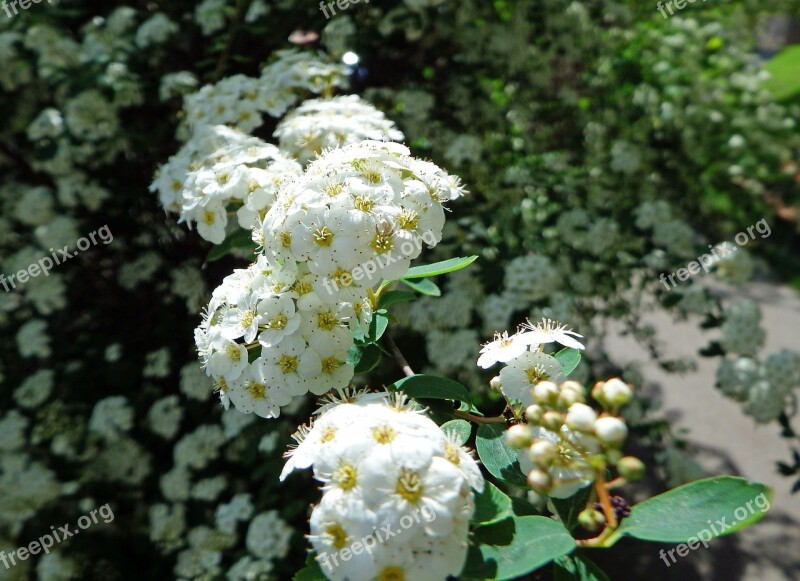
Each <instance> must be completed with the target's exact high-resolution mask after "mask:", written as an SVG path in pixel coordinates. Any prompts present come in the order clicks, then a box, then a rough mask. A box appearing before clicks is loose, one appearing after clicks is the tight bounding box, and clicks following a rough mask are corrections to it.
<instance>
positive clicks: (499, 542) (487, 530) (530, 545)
mask: <svg viewBox="0 0 800 581" xmlns="http://www.w3.org/2000/svg"><path fill="white" fill-rule="evenodd" d="M473 542H474V545H473V546H471V547H470V551H469V553H468V554H467V562H466V564H465V565H464V572H463V574H462V578H464V579H497V580H498V581H501V580H503V579H516V578H518V577H520V576H522V575H525V574H527V573H530V572H531V571H534V570H536V569H538V568H539V567H542V566H544V565H546V564H547V563H549V562H550V561H553V560H554V559H558V558H559V557H562V556H564V555H568V554H569V553H571V552H572V551H573V550H574V549H575V540H574V539H573V538H572V537H571V536H570V535H569V533H568V532H567V530H566V529H565V528H564V527H563V526H561V523H558V522H556V521H554V520H552V519H550V518H547V517H543V516H522V517H513V518H507V519H505V520H503V521H500V522H498V523H495V524H491V525H488V526H482V527H478V528H477V529H476V530H475V534H474V538H473Z"/></svg>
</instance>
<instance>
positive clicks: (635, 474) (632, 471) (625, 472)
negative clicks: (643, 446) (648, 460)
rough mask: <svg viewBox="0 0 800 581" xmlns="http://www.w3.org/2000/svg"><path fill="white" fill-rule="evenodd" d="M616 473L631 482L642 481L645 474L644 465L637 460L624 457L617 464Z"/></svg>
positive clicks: (631, 457)
mask: <svg viewBox="0 0 800 581" xmlns="http://www.w3.org/2000/svg"><path fill="white" fill-rule="evenodd" d="M617 471H618V472H619V475H620V476H622V477H623V478H624V479H626V480H629V481H631V482H633V481H636V480H641V479H642V477H643V476H644V473H645V465H644V462H642V461H641V460H639V459H638V458H635V457H633V456H625V457H624V458H621V459H620V461H619V462H617Z"/></svg>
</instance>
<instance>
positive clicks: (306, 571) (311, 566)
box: [293, 553, 327, 581]
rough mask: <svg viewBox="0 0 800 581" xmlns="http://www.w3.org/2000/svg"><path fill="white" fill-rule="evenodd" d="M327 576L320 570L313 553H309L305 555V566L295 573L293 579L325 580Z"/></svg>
mask: <svg viewBox="0 0 800 581" xmlns="http://www.w3.org/2000/svg"><path fill="white" fill-rule="evenodd" d="M326 579H327V577H325V574H324V573H323V572H322V568H321V567H320V566H319V563H318V562H317V560H316V559H315V558H314V553H309V554H308V557H306V566H305V567H303V568H302V569H300V570H299V571H298V572H297V573H295V575H294V577H293V581H325V580H326Z"/></svg>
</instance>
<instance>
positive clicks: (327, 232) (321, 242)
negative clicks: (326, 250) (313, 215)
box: [314, 226, 333, 246]
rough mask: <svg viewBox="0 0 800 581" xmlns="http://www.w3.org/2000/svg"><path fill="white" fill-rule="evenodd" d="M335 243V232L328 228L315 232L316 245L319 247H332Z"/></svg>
mask: <svg viewBox="0 0 800 581" xmlns="http://www.w3.org/2000/svg"><path fill="white" fill-rule="evenodd" d="M332 242H333V232H331V229H330V228H328V227H327V226H323V227H322V228H317V229H316V230H314V244H316V245H317V246H330V245H331V243H332Z"/></svg>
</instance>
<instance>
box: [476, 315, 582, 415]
mask: <svg viewBox="0 0 800 581" xmlns="http://www.w3.org/2000/svg"><path fill="white" fill-rule="evenodd" d="M575 337H581V335H578V334H577V333H575V332H574V331H569V330H567V329H566V327H564V326H562V325H560V324H559V323H558V322H557V321H552V320H550V319H542V321H541V322H540V323H537V324H532V323H530V322H528V323H526V324H525V325H523V326H522V327H520V329H519V330H518V331H517V332H516V333H515V334H513V335H509V334H508V332H503V333H502V334H499V333H498V334H496V335H495V339H494V341H491V342H489V343H486V344H485V345H484V346H483V348H482V349H481V353H480V357H478V365H479V366H480V367H482V368H484V369H488V368H489V367H491V366H492V365H494V364H495V363H498V362H501V363H505V364H506V366H505V367H504V368H503V369H502V370H501V371H500V375H499V376H497V377H495V378H494V379H492V386H493V387H494V388H495V389H499V390H500V391H501V392H502V393H503V395H505V396H506V397H507V398H509V399H511V400H514V401H518V402H521V403H522V404H523V405H526V406H527V405H530V404H532V403H533V395H532V391H531V390H533V388H535V387H536V385H537V384H538V383H540V382H542V381H554V382H558V381H561V380H562V379H563V374H562V371H561V364H560V363H559V362H558V360H557V359H556V358H555V357H553V356H551V355H547V354H546V353H544V352H542V350H541V349H542V347H543V346H544V345H545V344H547V343H554V342H555V343H560V344H561V345H564V346H566V347H570V348H572V349H583V344H581V343H580V342H579V341H578V340H577V339H575Z"/></svg>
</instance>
